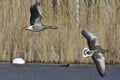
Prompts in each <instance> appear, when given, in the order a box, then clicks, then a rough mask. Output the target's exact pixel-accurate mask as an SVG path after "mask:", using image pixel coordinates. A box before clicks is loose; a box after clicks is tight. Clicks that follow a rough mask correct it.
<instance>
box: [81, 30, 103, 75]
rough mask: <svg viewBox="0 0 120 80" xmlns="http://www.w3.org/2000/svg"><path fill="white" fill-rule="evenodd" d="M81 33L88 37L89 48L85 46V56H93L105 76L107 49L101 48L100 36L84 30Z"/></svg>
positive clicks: (99, 70)
mask: <svg viewBox="0 0 120 80" xmlns="http://www.w3.org/2000/svg"><path fill="white" fill-rule="evenodd" d="M81 34H82V35H83V36H84V37H85V38H86V39H87V42H88V46H89V49H90V50H89V49H87V48H84V50H83V52H82V54H83V57H87V56H91V57H92V59H93V61H94V63H95V64H96V68H97V71H98V73H99V74H100V76H101V77H104V76H105V58H104V56H103V54H104V53H105V50H104V49H102V48H101V46H100V44H99V40H98V37H97V36H95V35H94V34H93V33H91V32H88V31H85V30H82V31H81Z"/></svg>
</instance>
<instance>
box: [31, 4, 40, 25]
mask: <svg viewBox="0 0 120 80" xmlns="http://www.w3.org/2000/svg"><path fill="white" fill-rule="evenodd" d="M30 13H31V17H30V24H31V25H36V24H39V25H41V19H42V16H41V8H40V3H36V4H34V5H33V6H31V8H30Z"/></svg>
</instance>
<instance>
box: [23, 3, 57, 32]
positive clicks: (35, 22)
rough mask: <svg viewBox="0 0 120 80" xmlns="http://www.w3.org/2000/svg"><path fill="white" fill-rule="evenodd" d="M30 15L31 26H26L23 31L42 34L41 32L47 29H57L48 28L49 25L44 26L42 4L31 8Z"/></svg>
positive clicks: (53, 27)
mask: <svg viewBox="0 0 120 80" xmlns="http://www.w3.org/2000/svg"><path fill="white" fill-rule="evenodd" d="M30 13H31V16H30V26H24V27H23V29H25V30H29V31H32V32H40V31H43V30H45V29H57V27H56V26H48V25H44V24H42V22H41V19H42V16H41V9H40V3H36V4H34V5H33V6H31V7H30Z"/></svg>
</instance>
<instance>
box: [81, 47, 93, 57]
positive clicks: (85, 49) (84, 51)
mask: <svg viewBox="0 0 120 80" xmlns="http://www.w3.org/2000/svg"><path fill="white" fill-rule="evenodd" d="M88 51H90V50H89V49H88V48H84V49H83V50H82V55H83V57H88V56H92V54H88V53H87V52H88Z"/></svg>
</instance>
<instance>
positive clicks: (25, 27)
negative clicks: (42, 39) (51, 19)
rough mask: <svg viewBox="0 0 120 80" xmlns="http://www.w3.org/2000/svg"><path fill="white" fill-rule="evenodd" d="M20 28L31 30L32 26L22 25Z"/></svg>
mask: <svg viewBox="0 0 120 80" xmlns="http://www.w3.org/2000/svg"><path fill="white" fill-rule="evenodd" d="M22 29H24V30H33V26H24V27H23V28H22Z"/></svg>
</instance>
